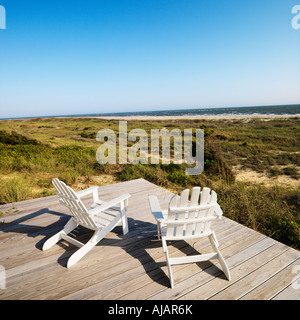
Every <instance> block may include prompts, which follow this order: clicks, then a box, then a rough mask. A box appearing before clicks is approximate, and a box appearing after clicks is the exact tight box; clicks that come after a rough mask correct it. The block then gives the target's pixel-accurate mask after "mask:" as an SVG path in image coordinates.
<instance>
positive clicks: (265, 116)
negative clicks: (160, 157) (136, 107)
mask: <svg viewBox="0 0 300 320" xmlns="http://www.w3.org/2000/svg"><path fill="white" fill-rule="evenodd" d="M299 116H300V114H295V115H290V114H287V115H269V114H258V115H218V116H215V115H213V116H203V115H193V116H123V117H121V116H109V117H97V116H95V117H91V116H90V117H88V118H99V119H106V120H181V119H188V120H197V119H206V120H241V119H263V120H268V119H288V118H295V117H299Z"/></svg>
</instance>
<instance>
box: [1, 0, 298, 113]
mask: <svg viewBox="0 0 300 320" xmlns="http://www.w3.org/2000/svg"><path fill="white" fill-rule="evenodd" d="M0 4H1V5H3V6H4V7H5V9H6V30H0V118H4V117H22V116H43V115H66V114H85V113H103V112H127V111H140V110H145V111H146V110H167V109H185V108H187V109H193V108H202V107H224V106H225V107H231V106H252V105H253V106H255V105H273V104H297V103H300V29H299V30H295V29H293V28H292V26H291V20H292V18H293V14H292V13H291V11H292V7H293V6H295V5H297V4H300V2H299V0H294V1H290V0H243V1H242V0H227V1H225V0H159V1H158V0H72V1H71V0H60V1H58V0H52V1H41V0H27V1H25V0H23V1H14V0H0Z"/></svg>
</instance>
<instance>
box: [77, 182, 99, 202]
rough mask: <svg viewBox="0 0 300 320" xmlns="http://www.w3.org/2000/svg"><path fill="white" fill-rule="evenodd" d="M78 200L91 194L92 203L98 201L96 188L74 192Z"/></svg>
mask: <svg viewBox="0 0 300 320" xmlns="http://www.w3.org/2000/svg"><path fill="white" fill-rule="evenodd" d="M75 193H76V195H77V197H78V198H82V197H84V196H87V195H89V194H91V193H92V194H93V198H94V202H96V201H98V200H99V199H98V186H94V187H90V188H88V189H85V190H80V191H76V192H75Z"/></svg>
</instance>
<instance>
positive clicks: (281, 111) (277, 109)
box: [0, 104, 300, 120]
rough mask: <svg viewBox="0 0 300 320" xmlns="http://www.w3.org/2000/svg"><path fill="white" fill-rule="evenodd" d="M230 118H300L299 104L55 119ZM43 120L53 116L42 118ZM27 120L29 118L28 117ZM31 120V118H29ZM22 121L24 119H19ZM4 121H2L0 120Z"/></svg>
mask: <svg viewBox="0 0 300 320" xmlns="http://www.w3.org/2000/svg"><path fill="white" fill-rule="evenodd" d="M197 115H200V116H231V115H295V116H296V115H298V116H300V104H298V105H282V106H261V107H234V108H202V109H182V110H161V111H140V112H118V113H113V112H112V113H93V114H79V115H78V114H75V115H64V116H57V117H96V116H97V117H111V116H119V117H125V116H133V117H134V116H158V117H159V116H197ZM44 117H45V118H49V117H54V116H44ZM28 118H29V117H28ZM30 118H32V117H30ZM20 119H24V118H20ZM0 120H4V119H0Z"/></svg>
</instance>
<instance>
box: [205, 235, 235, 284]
mask: <svg viewBox="0 0 300 320" xmlns="http://www.w3.org/2000/svg"><path fill="white" fill-rule="evenodd" d="M209 240H210V243H211V245H212V247H213V249H214V250H215V251H216V252H217V253H218V260H219V263H220V265H221V267H222V270H223V272H224V274H225V276H226V278H227V279H228V281H230V280H231V276H230V271H229V268H228V266H227V263H226V261H225V259H224V257H223V256H222V254H221V252H220V250H219V248H218V247H219V243H218V240H217V237H216V235H215V233H214V232H213V233H212V234H211V235H210V236H209Z"/></svg>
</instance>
